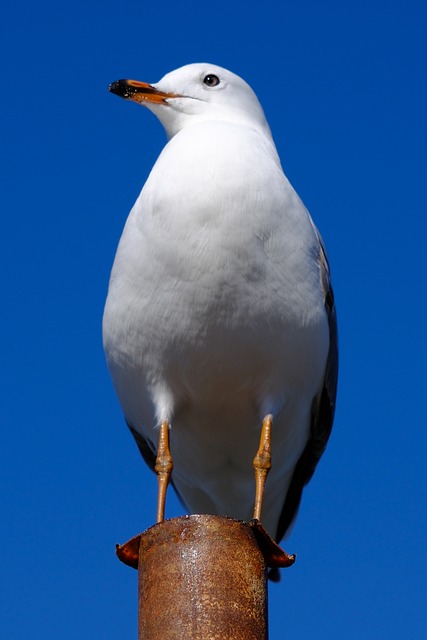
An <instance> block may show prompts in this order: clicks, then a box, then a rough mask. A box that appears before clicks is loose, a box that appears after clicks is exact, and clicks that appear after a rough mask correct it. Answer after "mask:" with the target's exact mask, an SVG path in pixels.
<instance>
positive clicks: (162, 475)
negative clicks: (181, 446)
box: [154, 421, 173, 523]
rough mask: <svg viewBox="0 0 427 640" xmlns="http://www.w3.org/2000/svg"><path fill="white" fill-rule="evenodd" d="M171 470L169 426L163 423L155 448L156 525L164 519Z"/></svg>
mask: <svg viewBox="0 0 427 640" xmlns="http://www.w3.org/2000/svg"><path fill="white" fill-rule="evenodd" d="M172 469H173V460H172V456H171V452H170V449H169V424H168V422H167V421H165V422H162V424H161V425H160V432H159V445H158V448H157V457H156V466H155V467H154V470H155V472H156V474H157V480H158V483H159V489H158V494H157V519H156V522H157V523H159V522H163V520H164V519H165V504H166V490H167V488H168V484H169V480H170V475H171V472H172Z"/></svg>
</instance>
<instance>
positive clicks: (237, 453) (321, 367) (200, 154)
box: [103, 64, 338, 540]
mask: <svg viewBox="0 0 427 640" xmlns="http://www.w3.org/2000/svg"><path fill="white" fill-rule="evenodd" d="M110 90H111V91H112V92H113V93H116V94H118V95H120V96H122V97H124V98H129V99H131V100H133V101H136V102H139V103H141V104H143V105H144V106H146V107H147V108H148V109H149V110H150V111H152V112H153V113H154V114H155V115H156V116H157V118H158V119H159V120H160V122H161V123H162V125H163V126H164V128H165V130H166V134H167V137H168V140H169V141H168V143H167V144H166V146H165V148H164V149H163V151H162V153H161V154H160V156H159V158H158V160H157V162H156V163H155V165H154V167H153V169H152V171H151V173H150V175H149V177H148V179H147V181H146V183H145V185H144V187H143V189H142V191H141V194H140V195H139V197H138V199H137V201H136V203H135V205H134V207H133V209H132V211H131V213H130V215H129V218H128V220H127V222H126V226H125V229H124V231H123V235H122V237H121V240H120V244H119V246H118V249H117V254H116V257H115V262H114V266H113V270H112V274H111V280H110V284H109V291H108V298H107V302H106V307H105V312H104V319H103V337H104V348H105V352H106V357H107V362H108V367H109V370H110V372H111V376H112V379H113V383H114V386H115V389H116V392H117V395H118V398H119V401H120V403H121V406H122V408H123V411H124V414H125V418H126V421H127V423H128V425H129V427H130V429H131V431H132V433H133V435H134V436H135V439H136V441H137V443H138V446H139V448H140V450H141V452H142V454H143V456H144V458H145V460H146V461H147V462H148V464H150V466H151V467H154V464H155V456H156V445H155V443H156V441H157V438H158V431H157V434H156V428H158V427H159V426H160V425H162V424H163V425H166V428H167V430H168V429H169V426H170V439H171V451H172V455H173V461H174V469H173V473H172V482H173V485H174V486H175V489H176V491H177V492H178V494H179V496H180V497H181V499H182V501H183V502H184V504H185V505H186V506H187V508H188V509H189V510H190V511H191V512H193V513H210V514H221V515H226V516H231V517H234V518H239V519H244V520H248V519H250V518H251V513H252V508H253V495H254V488H253V487H254V481H253V471H252V458H253V455H254V452H255V451H256V450H257V447H258V440H259V434H260V427H261V424H262V423H263V422H264V424H267V426H270V425H271V421H272V443H273V444H272V468H271V472H270V475H269V478H268V482H267V485H266V490H265V497H264V504H263V518H262V519H263V524H264V526H265V528H266V529H267V531H269V533H270V534H271V535H272V536H273V537H275V538H276V539H277V540H280V538H281V537H282V536H283V535H284V533H285V532H286V530H287V529H288V527H289V525H290V524H291V522H292V520H293V519H294V517H295V515H296V512H297V510H298V506H299V503H300V499H301V494H302V490H303V487H304V485H305V484H306V483H307V482H308V480H309V479H310V478H311V476H312V474H313V471H314V469H315V467H316V464H317V462H318V460H319V458H320V456H321V455H322V453H323V451H324V449H325V446H326V443H327V440H328V437H329V434H330V431H331V428H332V421H333V414H334V406H335V396H336V384H337V362H338V359H337V334H336V319H335V308H334V301H333V293H332V288H331V283H330V277H329V267H328V262H327V258H326V254H325V250H324V248H323V245H322V241H321V238H320V236H319V233H318V231H317V230H316V228H315V226H314V224H313V222H312V220H311V218H310V215H309V213H308V212H307V210H306V208H305V207H304V205H303V203H302V202H301V200H300V198H299V197H298V195H297V194H296V192H295V191H294V189H293V188H292V186H291V185H290V183H289V181H288V179H287V178H286V176H285V175H284V173H283V170H282V167H281V164H280V160H279V157H278V154H277V151H276V147H275V145H274V142H273V138H272V135H271V132H270V128H269V126H268V123H267V121H266V118H265V116H264V113H263V110H262V108H261V106H260V103H259V102H258V99H257V97H256V95H255V93H254V92H253V91H252V89H251V88H250V87H249V85H248V84H247V83H246V82H245V81H244V80H242V79H241V78H240V77H238V76H237V75H235V74H233V73H231V72H230V71H227V70H226V69H223V68H221V67H218V66H215V65H211V64H190V65H187V66H184V67H182V68H180V69H177V70H176V71H173V72H171V73H169V74H167V75H166V76H165V77H164V78H163V79H162V80H160V82H158V83H157V84H153V85H150V84H147V83H142V82H137V81H134V80H119V81H117V82H115V83H113V84H112V85H111V86H110Z"/></svg>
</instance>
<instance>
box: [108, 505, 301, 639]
mask: <svg viewBox="0 0 427 640" xmlns="http://www.w3.org/2000/svg"><path fill="white" fill-rule="evenodd" d="M117 555H118V556H119V558H120V559H121V560H122V561H123V562H125V563H126V564H129V565H130V566H134V567H135V568H136V567H137V568H138V570H139V571H138V573H139V579H138V640H160V639H161V640H182V639H183V638H188V640H214V639H217V638H218V639H220V640H267V637H268V625H267V571H266V567H267V565H269V566H289V565H290V564H292V563H293V561H294V556H287V554H285V553H284V552H283V551H282V550H281V549H280V548H279V547H277V545H275V543H274V542H273V541H272V540H271V539H270V538H269V537H268V536H267V534H266V533H265V532H264V531H263V530H262V527H260V525H259V524H258V523H255V524H254V523H251V524H248V523H246V522H242V521H240V520H232V519H230V518H225V517H221V516H210V515H193V516H184V517H181V518H174V519H173V520H165V521H164V522H161V523H159V524H156V525H154V526H153V527H150V528H149V529H148V530H147V531H145V532H144V533H142V534H140V535H139V536H136V538H133V539H132V540H130V541H129V542H128V543H126V544H125V545H123V546H122V547H118V548H117Z"/></svg>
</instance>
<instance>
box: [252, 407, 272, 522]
mask: <svg viewBox="0 0 427 640" xmlns="http://www.w3.org/2000/svg"><path fill="white" fill-rule="evenodd" d="M272 425H273V416H272V415H270V414H269V415H268V416H266V417H265V418H264V420H263V422H262V429H261V437H260V441H259V449H258V451H257V453H256V456H255V458H254V462H253V466H254V470H255V506H254V519H255V520H261V510H262V502H263V498H264V487H265V481H266V480H267V476H268V472H269V471H270V468H271V427H272Z"/></svg>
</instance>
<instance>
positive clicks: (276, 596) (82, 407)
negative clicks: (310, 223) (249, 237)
mask: <svg viewBox="0 0 427 640" xmlns="http://www.w3.org/2000/svg"><path fill="white" fill-rule="evenodd" d="M426 17H427V10H426V7H425V5H424V4H423V3H422V2H421V1H419V2H418V1H416V0H408V1H406V2H402V1H400V2H387V3H386V2H381V1H379V0H377V1H375V0H374V2H369V3H368V2H366V1H363V0H362V2H358V3H351V4H350V3H343V2H338V1H332V0H326V1H325V2H322V3H315V2H304V1H302V2H298V3H297V2H293V3H289V2H284V3H272V2H268V1H267V2H262V3H253V4H252V5H251V4H250V3H249V4H248V3H247V2H243V1H242V0H236V2H234V3H230V2H224V1H223V0H219V1H218V2H216V3H215V4H202V3H195V2H189V1H188V0H182V1H181V2H180V3H173V4H172V3H171V4H170V5H167V4H157V5H156V4H155V3H143V2H141V3H130V2H127V1H126V0H125V1H123V2H120V3H111V2H108V1H107V2H102V3H101V2H94V1H93V0H92V1H91V0H89V1H85V2H82V0H77V1H75V2H73V3H68V4H63V3H53V2H41V3H38V4H30V3H28V2H22V3H17V4H15V5H14V6H13V7H9V8H8V9H7V10H6V11H5V10H3V16H2V20H1V27H0V28H1V30H2V32H3V33H2V34H1V38H0V47H1V49H2V52H1V55H2V60H3V71H2V76H3V77H2V82H1V88H0V90H1V93H2V99H1V109H2V118H1V122H0V126H1V141H2V150H3V153H2V157H1V160H0V162H1V175H2V181H3V187H2V221H3V225H2V226H3V233H2V250H1V254H0V256H1V272H2V276H3V277H2V302H3V305H2V314H1V320H0V322H1V328H2V338H3V340H2V342H3V345H2V358H1V361H2V369H3V372H2V379H3V383H2V391H3V392H2V394H1V400H0V403H1V448H0V456H1V460H0V482H1V485H0V486H1V489H2V491H1V494H2V497H1V520H0V536H1V548H2V554H1V555H2V557H1V561H0V562H1V572H0V575H1V577H0V580H1V583H0V589H1V592H2V593H1V594H0V611H1V619H0V625H1V629H2V636H3V637H4V638H8V640H21V639H23V638H28V637H31V638H32V640H42V639H43V640H46V639H47V638H57V637H60V638H61V640H71V639H74V638H76V637H82V638H95V637H96V638H102V639H103V640H113V639H115V638H123V637H127V638H132V637H133V638H136V573H135V572H133V571H132V570H131V569H128V568H127V567H125V566H124V565H121V564H120V563H119V562H118V561H117V560H116V558H115V556H114V545H115V543H116V542H124V541H126V540H127V539H128V538H130V537H132V536H133V535H135V534H136V533H138V532H140V531H142V530H143V529H145V528H146V527H148V526H149V525H150V524H151V523H152V522H153V518H154V511H155V478H154V477H152V475H151V474H150V473H149V471H148V470H147V469H146V468H145V466H144V464H143V462H142V461H141V460H140V457H139V454H138V451H137V449H136V447H135V446H134V444H133V442H132V440H131V437H130V435H129V433H128V432H127V430H126V427H125V425H124V422H123V419H122V415H121V410H120V408H119V406H118V402H117V400H116V398H115V396H114V393H113V390H112V386H111V383H110V380H109V376H108V373H107V369H106V366H105V362H104V356H103V351H102V343H101V317H102V311H103V304H104V300H105V295H106V288H107V283H108V278H109V272H110V268H111V264H112V260H113V256H114V252H115V248H116V245H117V242H118V240H119V236H120V233H121V230H122V227H123V225H124V222H125V219H126V216H127V213H128V211H129V210H130V208H131V206H132V204H133V202H134V200H135V199H136V197H137V195H138V193H139V190H140V188H141V187H142V185H143V183H144V181H145V179H146V177H147V175H148V173H149V171H150V168H151V166H152V165H153V163H154V161H155V159H156V157H157V155H158V153H159V152H160V150H161V148H162V146H163V145H164V142H165V137H164V133H163V130H162V128H161V126H160V124H159V123H158V122H157V121H156V120H155V118H154V117H153V116H152V115H151V114H150V113H149V112H148V111H145V110H144V109H141V108H139V107H138V106H137V105H134V104H127V103H125V102H124V101H121V100H119V99H118V98H116V97H115V96H112V95H110V94H109V93H108V91H107V87H108V84H109V83H110V82H112V81H113V80H116V79H117V78H122V77H131V78H136V79H140V80H146V81H151V82H155V81H157V80H159V79H160V78H161V77H162V76H163V75H164V74H165V73H166V72H168V71H170V70H172V69H174V68H177V67H179V66H181V65H182V64H186V63H189V62H201V61H208V62H213V63H216V64H219V65H222V66H225V67H228V68H230V69H231V70H232V71H234V72H236V73H238V74H239V75H241V76H243V77H244V78H245V79H246V80H247V81H248V82H249V83H250V84H251V85H252V87H253V88H254V89H255V91H256V93H257V94H258V96H259V98H260V100H261V102H262V104H263V106H264V109H265V112H266V114H267V117H268V120H269V122H270V125H271V128H272V131H273V135H274V137H275V140H276V143H277V147H278V150H279V153H280V156H281V158H282V163H283V166H284V169H285V172H286V173H287V175H288V177H289V178H290V180H291V182H292V183H293V184H294V186H295V188H296V189H297V191H298V192H299V194H300V195H301V197H302V198H303V200H304V202H305V203H306V205H307V207H308V208H309V210H310V212H311V213H312V216H313V218H314V219H315V221H316V224H317V225H318V226H319V228H320V230H321V232H322V235H323V237H324V240H325V242H326V245H327V249H328V254H329V258H330V261H331V266H332V272H333V281H334V287H335V293H336V299H337V306H338V313H339V323H340V350H341V372H340V381H339V400H338V407H337V414H336V421H335V427H334V431H333V434H332V438H331V441H330V444H329V446H328V449H327V452H326V454H325V456H324V458H323V459H322V461H321V463H320V465H319V467H318V470H317V472H316V474H315V476H314V479H313V481H312V482H311V484H310V485H309V487H308V488H307V489H306V492H305V495H304V499H303V504H302V508H301V510H300V514H299V518H298V520H297V523H296V526H295V527H294V530H293V532H292V534H291V536H290V537H289V539H288V540H287V541H286V544H285V547H286V549H287V550H288V551H289V552H295V553H296V554H297V556H298V558H297V563H296V564H295V566H294V567H293V568H291V569H289V570H287V571H286V572H285V573H284V575H283V579H282V582H281V583H280V585H272V586H271V588H270V594H269V597H270V637H271V639H272V640H279V639H281V638H295V637H298V638H299V639H300V640H303V639H305V638H307V639H308V638H312V637H316V638H318V639H319V640H322V639H323V638H328V639H329V638H336V639H345V640H353V639H356V638H357V639H359V638H367V639H371V638H372V639H375V640H382V639H383V638H384V639H385V638H387V640H390V639H396V640H397V639H400V638H402V637H405V638H409V639H411V640H421V639H423V638H425V637H427V614H426V608H425V580H426V572H427V552H426V545H425V539H426V527H427V490H426V478H425V466H426V465H425V451H426V446H427V441H426V419H425V409H424V405H425V382H426V356H427V349H426V341H425V325H426V310H427V304H426V292H427V278H426V273H425V268H424V253H425V245H426V240H425V238H426V232H427V224H426V186H425V184H426V168H427V167H426V152H425V149H426V108H427V104H426V81H425V68H426V47H425V25H426ZM179 513H181V511H180V507H179V505H178V503H177V501H176V500H175V499H174V498H172V496H171V495H170V496H169V502H168V515H169V516H170V517H172V516H174V515H177V514H179Z"/></svg>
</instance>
